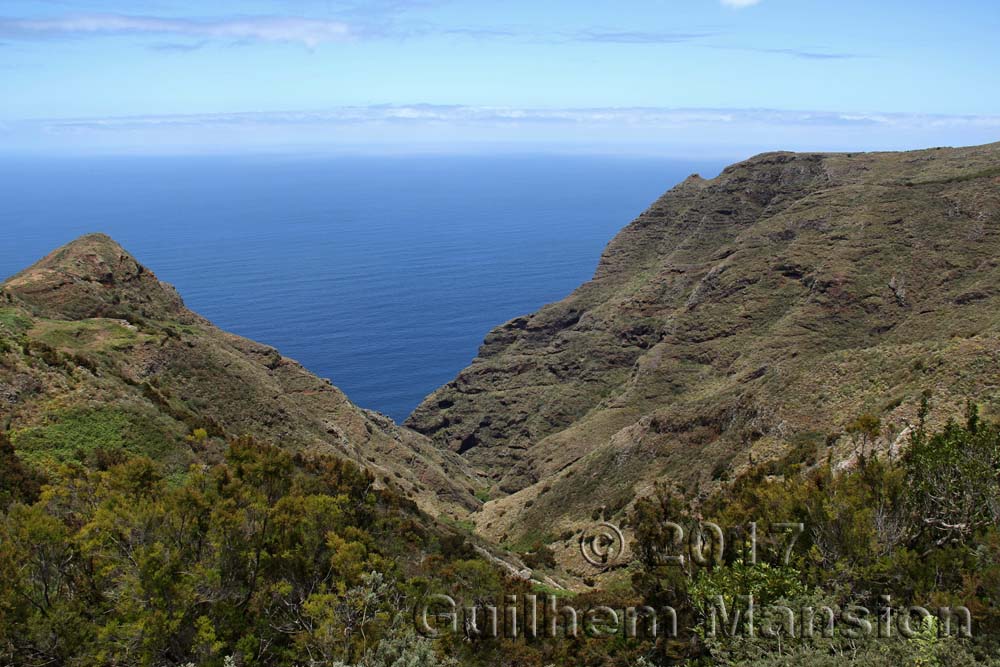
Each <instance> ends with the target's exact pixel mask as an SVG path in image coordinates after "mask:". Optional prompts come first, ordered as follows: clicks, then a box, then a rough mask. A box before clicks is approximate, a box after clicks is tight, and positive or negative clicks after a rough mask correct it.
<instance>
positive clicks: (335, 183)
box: [0, 156, 722, 420]
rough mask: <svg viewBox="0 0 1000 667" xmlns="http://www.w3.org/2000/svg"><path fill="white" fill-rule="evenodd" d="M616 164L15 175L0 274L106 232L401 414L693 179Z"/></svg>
mask: <svg viewBox="0 0 1000 667" xmlns="http://www.w3.org/2000/svg"><path fill="white" fill-rule="evenodd" d="M721 167H722V165H721V164H716V163H709V162H705V163H698V162H693V161H690V160H686V161H674V160H667V159H652V158H617V157H610V158H609V157H551V156H546V157H377V158H376V157H338V158H282V157H259V158H246V157H241V158H221V157H204V158H189V157H187V158H102V159H90V158H88V159H82V158H77V159H59V160H53V159H50V160H42V159H19V160H16V161H15V160H6V161H3V162H0V235H2V236H0V239H2V240H0V279H2V278H3V277H7V276H9V275H12V274H13V273H16V272H17V271H19V270H21V269H22V268H25V267H26V266H28V265H30V264H31V263H33V262H34V261H36V260H37V259H39V258H40V257H42V256H44V255H45V254H47V253H48V252H50V251H51V250H53V249H55V248H56V247H58V246H60V245H62V244H64V243H66V242H68V241H70V240H72V239H73V238H75V237H77V236H80V235H82V234H85V233H88V232H95V231H100V232H105V233H107V234H109V235H111V236H112V237H113V238H115V239H116V240H117V241H118V242H119V243H121V244H122V245H123V246H125V248H126V249H127V250H129V251H130V252H131V253H132V254H134V255H135V256H136V257H137V258H138V259H139V261H141V262H142V263H144V264H146V265H147V266H148V267H149V268H151V269H152V270H153V271H154V272H155V273H156V274H157V276H158V277H159V278H160V279H161V280H165V281H167V282H170V283H173V284H174V285H175V286H176V287H177V288H178V289H179V290H180V292H181V295H182V296H183V297H184V299H185V301H186V303H187V305H188V306H189V307H190V308H192V309H193V310H195V311H197V312H199V313H201V314H202V315H204V316H205V317H207V318H209V319H210V320H212V321H213V322H215V323H216V324H217V325H219V326H220V327H222V328H224V329H228V330H230V331H233V332H235V333H238V334H240V335H243V336H247V337H249V338H252V339H254V340H258V341H260V342H263V343H267V344H269V345H273V346H275V347H276V348H278V349H279V350H280V351H281V352H282V353H283V354H285V355H286V356H290V357H292V358H294V359H297V360H298V361H300V362H301V363H303V364H304V365H305V366H306V367H307V368H309V369H310V370H312V371H313V372H315V373H317V374H318V375H320V376H322V377H328V378H330V379H331V380H332V381H333V382H334V384H336V385H337V386H339V387H340V388H341V389H343V390H344V391H346V392H347V394H348V396H350V397H351V399H352V400H353V401H354V402H355V403H357V404H359V405H361V406H363V407H367V408H373V409H376V410H379V411H381V412H384V413H386V414H388V415H389V416H391V417H393V418H394V419H396V420H402V419H403V418H405V417H406V415H407V414H409V412H410V411H411V410H412V409H413V408H414V407H416V405H417V404H418V403H419V402H420V401H421V399H422V398H423V397H424V396H426V395H427V394H428V393H430V392H431V391H433V390H434V389H435V388H436V387H438V386H440V385H441V384H443V383H445V382H447V381H449V380H450V379H452V378H453V377H454V376H455V374H456V373H457V372H458V371H459V370H461V369H462V368H463V367H464V366H465V365H466V364H468V362H469V361H470V360H471V359H472V358H473V357H474V356H475V354H476V350H477V348H478V346H479V344H480V343H481V342H482V339H483V336H484V335H485V334H486V333H487V332H488V331H489V330H490V329H491V328H492V327H494V326H496V325H497V324H500V323H502V322H505V321H506V320H508V319H510V318H512V317H516V316H518V315H522V314H525V313H528V312H531V311H534V310H536V309H537V308H538V307H540V306H542V305H543V304H545V303H548V302H551V301H555V300H558V299H560V298H562V297H563V296H565V295H566V294H568V293H569V292H570V291H572V290H573V289H574V288H575V287H576V286H577V285H579V284H580V283H581V282H584V281H586V280H588V279H589V278H590V277H591V275H592V274H593V271H594V268H595V267H596V265H597V261H598V258H599V257H600V253H601V251H602V249H603V248H604V246H605V244H606V243H607V242H608V241H609V240H610V239H611V238H612V237H613V236H614V234H615V233H616V232H617V231H618V230H619V229H621V228H622V227H623V226H625V225H626V224H627V223H628V222H629V221H631V220H632V218H634V217H635V216H636V215H638V214H639V213H640V212H642V210H643V209H645V208H646V207H647V206H648V205H649V204H651V203H652V202H653V201H654V200H655V199H656V198H657V197H658V196H659V195H660V194H662V193H663V192H664V191H666V190H667V189H668V188H670V187H672V186H673V185H675V184H676V183H678V182H679V181H681V180H683V179H684V178H685V177H686V176H688V175H689V174H691V173H693V172H698V173H701V174H702V175H704V176H713V175H715V174H716V173H717V172H718V171H719V169H720V168H721Z"/></svg>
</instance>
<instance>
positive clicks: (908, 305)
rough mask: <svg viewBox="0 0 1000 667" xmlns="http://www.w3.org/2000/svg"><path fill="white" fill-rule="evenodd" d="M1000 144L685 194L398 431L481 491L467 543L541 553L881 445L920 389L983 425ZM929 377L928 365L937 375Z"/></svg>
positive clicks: (498, 340) (775, 156)
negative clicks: (797, 462)
mask: <svg viewBox="0 0 1000 667" xmlns="http://www.w3.org/2000/svg"><path fill="white" fill-rule="evenodd" d="M998 183H1000V144H989V145H985V146H977V147H970V148H957V149H929V150H925V151H913V152H904V153H854V154H852V153H846V154H843V153H806V154H798V153H787V152H772V153H765V154H762V155H759V156H756V157H753V158H751V159H749V160H746V161H744V162H741V163H737V164H734V165H731V166H729V167H727V168H726V169H725V170H723V172H722V173H721V174H719V176H717V177H716V178H713V179H702V178H700V177H694V176H693V177H691V178H689V179H687V180H685V181H684V182H683V183H681V184H680V185H678V186H677V187H675V188H674V189H672V190H671V191H669V192H668V193H666V194H664V195H663V196H662V197H660V198H659V199H658V200H657V201H656V202H655V203H654V204H653V205H651V206H650V207H649V208H648V209H647V210H646V211H644V212H643V213H642V214H641V215H640V216H639V217H638V218H637V219H636V220H635V221H633V222H632V223H631V224H630V225H628V226H627V227H625V228H624V229H623V230H622V231H621V232H620V233H619V234H618V235H617V236H616V237H615V238H614V239H613V240H612V241H611V242H610V243H609V245H608V247H607V249H606V250H605V251H604V253H603V254H602V257H601V261H600V264H599V266H598V268H597V270H596V271H595V273H594V277H593V279H592V280H591V281H588V282H587V283H585V284H583V285H581V286H580V287H579V288H578V289H577V290H575V291H574V292H573V293H572V294H571V295H569V296H568V297H566V298H565V299H563V300H562V301H559V302H556V303H553V304H549V305H547V306H545V307H543V308H542V309H540V310H539V311H537V312H536V313H534V314H531V315H527V316H522V317H519V318H515V319H514V320H511V321H509V322H507V323H505V324H503V325H500V326H499V327H497V328H495V329H494V330H493V331H491V332H490V333H489V334H488V335H487V336H486V338H485V340H484V342H483V345H482V346H481V348H480V351H479V354H478V356H477V358H476V359H475V360H474V361H473V362H472V363H471V364H470V365H469V366H468V367H467V368H466V369H464V370H463V371H461V372H460V373H459V374H458V376H457V377H456V378H455V380H453V381H452V382H450V383H448V384H446V385H445V386H444V387H442V388H440V389H438V390H437V391H436V392H434V393H433V394H432V395H431V396H429V397H428V399H427V400H425V401H424V403H422V404H421V405H420V406H419V407H418V408H417V409H416V410H415V411H414V412H413V414H412V415H411V416H410V417H409V418H408V419H407V420H406V421H405V422H404V423H405V424H406V425H407V426H409V427H411V428H414V429H415V430H417V431H419V432H421V433H424V434H425V435H428V436H429V437H431V438H433V439H434V440H435V442H436V443H437V444H438V446H440V447H442V448H444V449H449V450H451V451H454V452H458V453H460V454H461V455H462V456H463V457H464V458H466V459H467V460H469V461H470V463H472V465H473V466H474V468H475V469H476V470H477V471H478V472H479V473H481V474H483V475H484V476H486V477H488V478H490V479H491V480H492V486H493V499H492V502H490V503H488V504H487V505H486V507H485V508H484V510H483V511H482V512H480V513H478V514H477V515H476V522H477V526H478V527H479V529H480V530H481V531H482V532H483V533H485V534H487V535H488V536H490V537H492V538H495V539H499V540H508V541H511V542H515V543H518V544H531V543H537V542H543V543H548V544H552V545H553V546H555V547H556V548H557V550H558V549H561V550H562V551H563V552H564V553H568V552H569V551H570V550H572V540H568V541H564V540H561V539H557V537H558V536H560V535H565V534H567V533H570V534H571V533H572V532H573V531H574V530H577V529H579V528H581V527H582V526H583V525H585V524H586V523H587V522H588V521H591V520H592V519H591V517H592V516H599V515H602V514H603V515H617V514H619V513H620V512H622V511H623V509H624V508H625V507H626V506H628V505H629V504H630V503H631V502H632V501H633V500H634V499H635V497H636V496H639V495H642V494H643V493H645V492H648V490H649V489H652V488H653V487H654V486H655V485H656V484H657V483H662V482H664V481H668V480H669V483H670V484H676V485H680V486H681V487H682V488H683V490H684V492H685V494H686V495H688V496H689V497H690V496H697V495H699V494H702V493H704V492H706V491H707V490H708V489H711V488H713V487H717V486H718V485H719V484H720V483H722V482H723V481H724V479H725V478H732V477H733V476H735V475H737V474H739V472H740V471H741V470H746V469H748V468H749V467H750V466H751V465H753V464H755V463H760V462H762V461H764V462H766V461H769V460H779V459H782V458H783V457H787V456H789V455H792V454H795V452H797V454H795V455H796V456H800V457H801V458H802V459H804V460H806V461H812V462H813V463H815V461H816V460H817V458H820V457H821V458H823V459H825V458H827V457H830V458H832V459H833V460H834V461H835V462H836V463H838V464H839V465H851V464H852V463H851V462H852V460H853V457H854V455H855V452H854V447H853V444H852V438H851V437H850V436H849V434H848V430H849V427H850V424H851V422H852V421H853V420H854V419H856V418H858V417H859V416H860V415H862V414H865V413H873V414H875V415H876V416H877V417H878V418H879V419H880V420H881V423H882V424H883V425H884V427H885V431H886V432H885V433H880V434H879V438H878V440H879V447H880V448H882V449H883V450H886V449H888V448H889V447H890V446H891V445H892V444H893V443H894V442H895V441H896V440H897V439H898V437H899V435H900V433H902V432H903V431H905V429H906V426H907V424H910V423H912V422H913V420H914V418H915V410H916V406H917V405H918V404H919V396H920V394H921V392H922V391H923V390H924V389H931V390H933V391H934V392H935V395H936V398H935V401H936V403H937V404H938V406H939V408H940V410H939V412H940V413H941V414H954V413H955V412H960V411H961V406H962V404H963V403H964V401H965V400H966V398H968V397H976V398H981V399H983V400H985V401H986V406H985V407H986V408H987V409H988V411H998V410H1000V392H998V390H997V386H996V384H995V381H994V380H993V379H992V378H993V377H995V375H994V374H993V371H994V370H996V369H1000V361H998V356H1000V355H998V351H1000V322H998V320H997V317H996V315H995V314H994V313H996V312H998V311H997V306H998V305H1000V296H998V292H997V289H996V287H995V285H996V284H997V281H998V280H1000V265H998V261H997V257H998V256H1000V187H997V186H998ZM945 360H947V362H948V363H945Z"/></svg>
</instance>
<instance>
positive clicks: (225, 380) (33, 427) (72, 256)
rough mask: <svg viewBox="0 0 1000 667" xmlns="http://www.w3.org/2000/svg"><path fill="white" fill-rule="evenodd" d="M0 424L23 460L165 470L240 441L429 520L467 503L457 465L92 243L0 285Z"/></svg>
mask: <svg viewBox="0 0 1000 667" xmlns="http://www.w3.org/2000/svg"><path fill="white" fill-rule="evenodd" d="M0 427H2V429H3V430H6V431H10V435H11V440H12V441H13V442H14V445H15V447H16V448H17V449H18V450H19V453H20V454H21V456H22V457H24V458H26V459H28V460H34V461H36V462H43V461H45V460H46V459H68V458H86V457H88V456H91V457H93V456H103V455H106V454H107V452H109V451H113V450H115V449H119V448H125V449H130V450H133V451H137V452H141V453H144V454H149V455H152V456H154V457H156V458H158V459H160V460H162V461H164V462H165V463H167V464H168V465H169V467H170V468H171V469H173V470H175V471H176V472H177V473H181V472H183V471H185V470H186V469H187V467H188V466H189V465H190V464H192V463H196V462H205V463H212V462H216V461H218V460H220V458H221V456H222V453H223V450H224V447H225V442H226V438H228V437H233V436H240V435H244V434H248V435H252V436H254V437H256V438H259V439H262V440H267V441H270V442H273V443H275V444H277V445H279V446H281V447H284V448H288V449H291V450H296V451H297V450H308V451H311V452H316V453H330V454H336V455H339V456H345V457H348V458H349V459H351V460H354V461H356V462H358V463H359V464H361V465H363V466H364V467H366V468H368V469H370V470H371V471H372V472H373V473H374V474H375V476H376V479H377V480H378V481H379V483H380V484H391V485H394V486H397V487H399V488H401V490H402V491H403V492H404V493H406V494H408V495H411V496H412V497H414V498H415V499H416V500H417V502H418V504H420V505H421V506H422V507H423V508H424V509H426V510H429V511H431V512H433V513H449V514H452V515H454V516H462V515H464V514H465V513H466V512H467V511H468V510H469V509H473V508H475V507H477V506H478V504H479V503H478V501H477V500H476V499H475V497H474V496H473V493H474V492H475V490H476V489H477V488H479V486H480V484H481V482H479V481H478V480H477V479H476V477H475V475H473V474H472V473H470V472H469V470H468V466H467V465H466V463H465V462H464V461H463V460H462V459H461V458H460V457H458V456H456V455H454V454H451V453H449V452H443V451H441V450H440V449H438V448H436V447H434V446H432V445H431V443H430V442H429V441H428V440H427V439H426V438H425V437H423V436H421V435H418V434H416V433H414V432H413V431H410V430H409V429H405V428H400V427H398V426H397V425H396V424H394V423H393V422H392V421H391V420H390V419H389V418H387V417H385V416H383V415H379V414H376V413H373V412H369V411H365V410H362V409H360V408H358V407H357V406H355V405H354V404H352V403H351V402H350V401H349V400H348V399H347V398H346V397H345V396H344V394H343V393H342V392H340V391H339V390H338V389H337V388H336V387H334V386H333V385H331V384H330V383H329V382H328V381H325V380H321V379H320V378H317V377H316V376H314V375H312V374H311V373H309V372H308V371H306V370H305V369H304V368H302V366H300V365H299V364H298V363H296V362H295V361H292V360H291V359H287V358H285V357H283V356H281V354H280V353H278V352H277V351H276V350H274V349H272V348H270V347H267V346H265V345H260V344H258V343H255V342H253V341H249V340H246V339H244V338H240V337H238V336H234V335H231V334H228V333H226V332H224V331H221V330H219V329H217V328H216V327H214V326H213V325H212V324H210V323H209V322H208V321H206V320H205V319H204V318H202V317H200V316H198V315H196V314H195V313H193V312H191V311H190V310H188V309H187V308H186V307H185V306H184V303H183V301H182V300H181V298H180V297H179V296H178V294H177V292H176V291H175V290H174V289H173V288H172V287H171V286H169V285H166V284H164V283H162V282H160V281H159V280H157V278H156V276H154V275H153V273H152V272H150V271H149V270H148V269H146V268H145V267H143V266H142V265H141V264H139V263H138V262H137V261H136V260H135V258H133V257H132V256H131V255H129V254H128V253H127V252H125V250H123V249H122V248H121V247H120V246H118V245H117V244H116V243H115V242H114V241H112V240H111V239H110V238H108V237H107V236H104V235H100V234H94V235H89V236H85V237H83V238H81V239H78V240H76V241H74V242H73V243H70V244H69V245H67V246H65V247H63V248H60V249H59V250H56V251H55V252H53V253H52V254H50V255H49V256H48V257H46V258H44V259H42V260H41V261H39V262H38V263H37V264H35V265H34V266H32V267H31V268H29V269H27V270H25V271H23V272H21V273H19V274H17V275H16V276H14V277H12V278H10V279H9V280H8V281H6V282H5V283H3V284H2V286H0Z"/></svg>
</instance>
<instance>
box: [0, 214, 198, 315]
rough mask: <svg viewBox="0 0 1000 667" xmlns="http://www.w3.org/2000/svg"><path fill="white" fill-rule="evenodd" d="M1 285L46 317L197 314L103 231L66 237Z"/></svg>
mask: <svg viewBox="0 0 1000 667" xmlns="http://www.w3.org/2000/svg"><path fill="white" fill-rule="evenodd" d="M2 287H3V289H4V290H5V291H7V292H10V293H12V294H13V295H15V296H16V297H18V298H19V299H20V300H22V301H23V302H25V303H26V304H28V305H29V306H31V307H33V308H34V309H36V310H38V311H39V312H41V313H43V314H45V315H47V316H50V317H61V318H65V319H71V320H77V319H86V318H91V317H115V318H122V319H135V318H151V319H172V320H178V321H190V320H194V319H197V316H196V315H194V314H193V313H191V312H190V311H189V310H187V309H186V308H185V307H184V302H183V301H182V300H181V298H180V296H179V295H178V294H177V291H176V290H174V288H173V287H172V286H170V285H168V284H166V283H162V282H160V281H159V280H158V279H157V278H156V276H155V275H153V273H152V271H150V270H149V269H147V268H146V267H144V266H143V265H142V264H140V263H139V262H138V261H137V260H136V259H135V257H133V256H132V255H131V254H129V253H128V251H126V250H125V249H124V248H123V247H122V246H120V245H119V244H118V243H117V242H115V240H114V239H112V238H111V237H110V236H108V235H106V234H99V233H95V234H87V235H85V236H81V237H80V238H78V239H76V240H75V241H71V242H70V243H67V244H66V245H64V246H62V247H61V248H58V249H57V250H55V251H54V252H52V253H50V254H49V255H47V256H46V257H44V258H42V259H41V260H39V261H38V262H36V263H35V264H33V265H32V266H30V267H28V268H27V269H25V270H24V271H22V272H20V273H18V274H17V275H15V276H13V277H12V278H10V279H9V280H7V281H6V282H5V283H3V285H2Z"/></svg>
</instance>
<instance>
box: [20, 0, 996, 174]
mask: <svg viewBox="0 0 1000 667" xmlns="http://www.w3.org/2000/svg"><path fill="white" fill-rule="evenodd" d="M998 34H1000V5H998V4H997V2H996V0H965V1H962V0H959V1H957V2H950V3H943V2H934V1H930V0H925V1H909V2H903V1H901V0H885V1H882V2H871V1H861V0H841V1H838V2H829V1H825V2H820V1H810V0H757V1H753V0H631V1H628V0H618V1H617V2H615V1H611V0H575V1H573V2H569V1H565V0H545V1H540V0H533V1H526V0H508V1H506V2H486V1H485V0H482V1H468V0H466V1H462V0H451V1H449V0H370V1H367V2H363V1H360V0H357V1H353V0H345V1H338V0H285V1H283V2H278V1H276V0H244V1H241V2H234V1H232V0H217V1H214V2H203V1H202V2H194V1H191V0H185V1H173V0H131V1H129V2H125V1H123V0H43V1H40V0H33V1H26V0H5V1H4V3H3V5H2V7H0V95H2V99H3V100H4V102H3V104H2V105H0V142H2V143H0V150H7V151H29V152H31V151H40V152H69V153H72V152H233V151H266V150H312V151H323V150H346V151H377V152H397V151H404V152H414V151H416V152H420V151H444V152H449V151H478V150H517V151H524V150H558V151H586V152H625V153H628V152H654V153H662V152H664V151H666V152H673V153H676V154H694V153H697V154H712V155H720V156H721V155H727V154H729V153H731V154H734V155H735V154H741V153H745V152H752V151H755V150H764V149H775V148H790V149H823V150H827V149H828V150H860V149H882V148H889V149H894V148H913V147H920V146H925V145H943V144H969V143H982V142H986V141H995V140H998V139H1000V85H997V83H998V76H997V74H996V72H998V71H1000V49H997V48H996V39H997V38H996V36H997V35H998Z"/></svg>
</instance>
